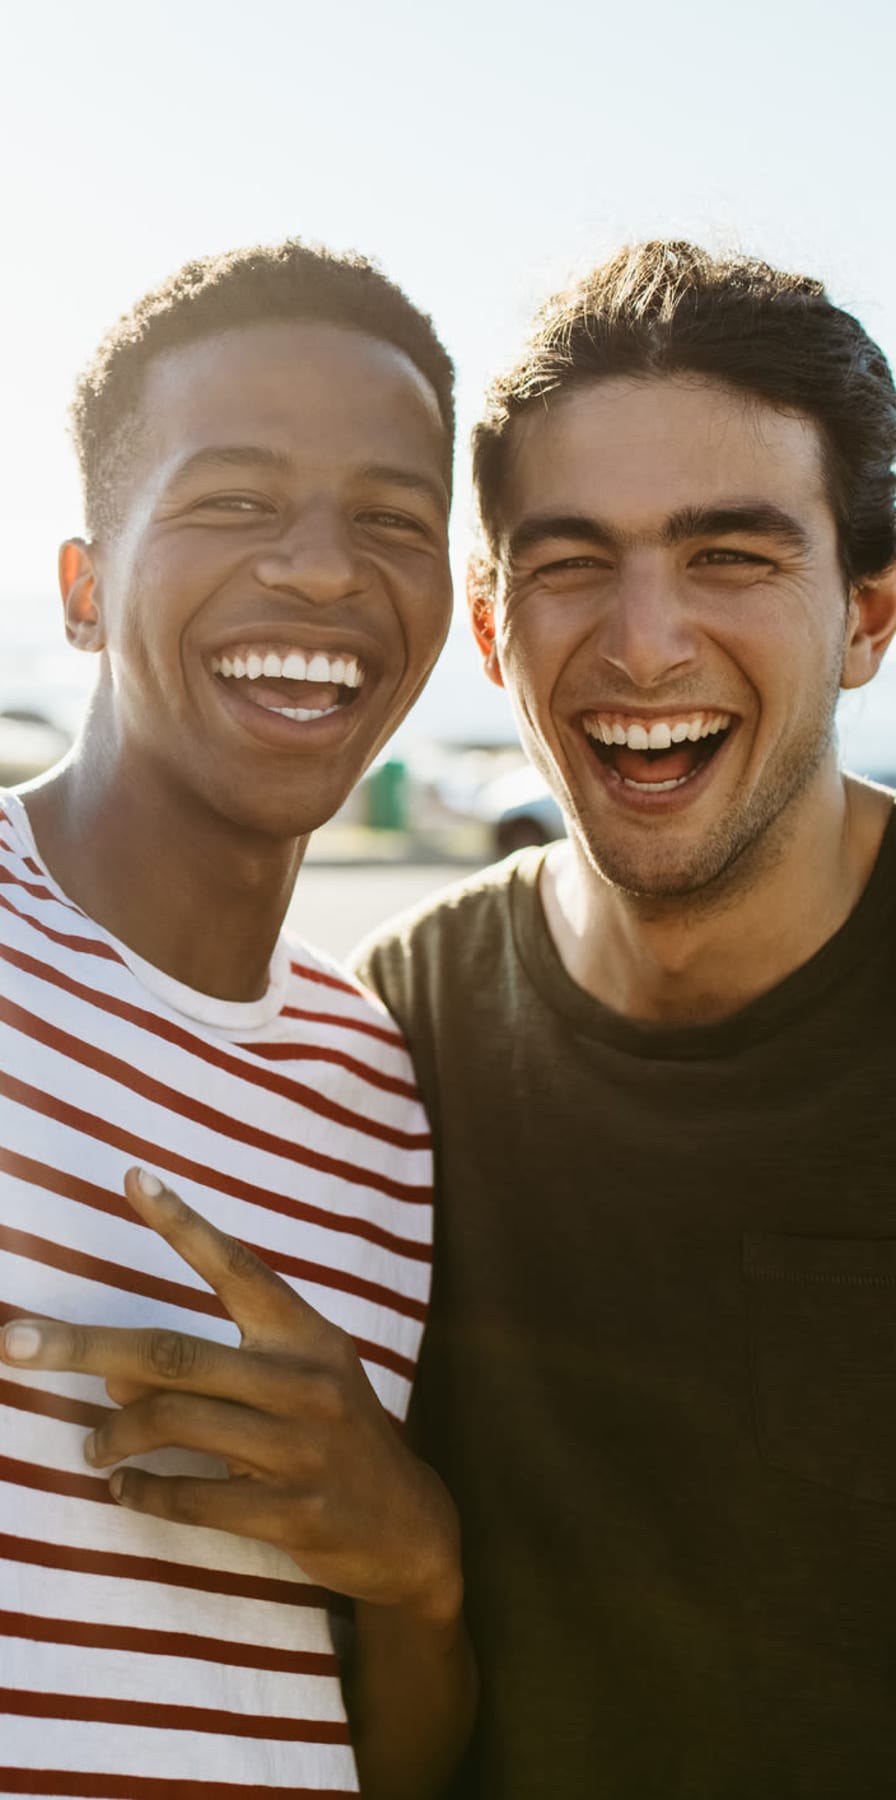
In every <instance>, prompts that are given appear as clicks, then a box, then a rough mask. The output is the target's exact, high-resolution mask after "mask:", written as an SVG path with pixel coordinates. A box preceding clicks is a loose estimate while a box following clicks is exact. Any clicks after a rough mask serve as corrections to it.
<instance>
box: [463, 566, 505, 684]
mask: <svg viewBox="0 0 896 1800" xmlns="http://www.w3.org/2000/svg"><path fill="white" fill-rule="evenodd" d="M467 606H468V607H469V610H470V623H471V625H472V627H473V636H474V638H475V639H476V642H477V644H478V645H479V652H480V655H481V657H482V662H483V667H484V669H485V673H486V675H487V676H488V678H489V681H493V682H494V684H495V687H503V686H504V677H503V675H502V673H501V665H500V663H499V661H498V651H497V648H496V645H495V599H494V579H493V573H492V570H491V569H490V568H489V565H488V564H487V563H486V561H485V558H484V557H478V556H474V557H471V558H470V562H469V564H468V566H467Z"/></svg>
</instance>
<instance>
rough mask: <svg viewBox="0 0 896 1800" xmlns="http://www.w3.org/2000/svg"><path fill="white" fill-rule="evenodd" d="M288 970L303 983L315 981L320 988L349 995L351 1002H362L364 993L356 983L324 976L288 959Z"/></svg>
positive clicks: (307, 965)
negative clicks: (333, 989) (299, 977)
mask: <svg viewBox="0 0 896 1800" xmlns="http://www.w3.org/2000/svg"><path fill="white" fill-rule="evenodd" d="M289 966H290V968H291V969H292V972H293V974H294V975H300V976H301V978H302V980H303V981H316V982H318V983H319V984H320V986H321V987H328V988H335V989H336V991H337V993H340V994H351V997H352V999H353V1000H363V999H364V992H363V990H362V988H361V987H359V985H358V983H357V982H356V981H345V980H342V979H340V977H339V976H338V975H329V974H325V973H324V970H323V969H313V968H312V967H311V966H310V964H309V963H300V962H294V961H293V960H292V959H290V964H289Z"/></svg>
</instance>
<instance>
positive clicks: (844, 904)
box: [542, 776, 892, 1025]
mask: <svg viewBox="0 0 896 1800" xmlns="http://www.w3.org/2000/svg"><path fill="white" fill-rule="evenodd" d="M813 799H814V803H810V804H806V805H804V806H803V807H802V808H801V809H793V810H792V811H791V810H790V809H789V810H788V814H787V817H786V818H785V817H783V816H782V818H781V819H779V820H778V821H777V826H778V829H777V831H773V837H772V839H771V840H770V841H768V842H767V843H766V844H764V845H763V847H762V853H761V854H759V855H757V856H756V857H754V858H753V861H752V868H751V869H747V868H746V867H740V868H738V869H735V870H734V871H731V872H729V874H728V877H727V879H726V881H725V883H724V884H722V883H719V884H716V885H715V886H714V887H713V888H712V889H704V890H702V891H701V892H699V893H697V894H692V895H686V896H675V897H674V898H669V899H661V900H652V899H645V898H644V897H643V896H640V895H631V894H627V893H625V892H623V891H622V890H620V889H618V888H613V887H611V886H609V884H608V883H607V882H605V881H604V880H603V878H602V877H601V876H600V875H599V874H598V873H597V871H596V870H595V868H594V867H593V865H592V863H591V862H590V860H589V858H588V856H587V853H586V852H585V850H584V848H583V847H582V846H581V845H580V844H578V843H576V842H573V841H570V842H568V843H564V844H559V845H557V846H556V849H555V850H554V851H553V852H551V853H550V855H549V857H548V860H547V862H546V864H545V866H544V869H543V871H542V897H543V900H544V906H545V911H546V914H547V919H548V926H549V929H550V932H551V935H552V937H553V939H554V942H555V944H556V947H557V950H558V952H559V954H560V957H561V960H562V961H563V963H564V966H565V967H566V969H567V972H568V973H569V974H570V975H571V977H572V979H573V980H574V981H575V982H576V983H577V984H578V986H579V987H581V988H584V989H585V991H586V992H587V993H590V994H593V995H594V996H595V998H596V999H598V1000H601V1001H602V1002H603V1004H604V1005H605V1006H608V1007H610V1008H611V1009H612V1010H613V1011H614V1012H617V1013H620V1014H622V1015H623V1016H625V1017H627V1018H631V1019H636V1020H641V1021H644V1022H645V1023H652V1024H657V1025H659V1024H664V1025H698V1024H709V1023H712V1022H714V1021H716V1020H719V1019H723V1018H726V1017H729V1016H730V1015H731V1014H733V1013H735V1012H738V1011H739V1010H740V1009H741V1008H742V1007H743V1006H746V1005H747V1004H748V1003H749V1002H750V1001H751V1000H754V999H756V998H758V996H759V995H760V994H762V993H766V992H767V991H768V990H769V989H770V988H772V987H774V986H776V984H777V983H778V982H779V981H782V980H784V978H785V977H786V976H787V975H789V974H791V973H792V972H793V970H794V969H797V968H799V967H800V966H801V964H803V963H804V962H807V961H808V960H809V958H810V957H811V956H813V955H814V954H815V953H816V951H817V950H820V949H821V947H822V945H823V944H825V943H826V942H827V940H828V939H829V938H830V937H832V936H833V934H834V933H835V932H836V931H838V930H839V929H840V926H841V925H843V924H844V922H845V921H846V919H847V918H848V917H849V914H850V913H851V912H852V910H853V908H854V907H855V905H856V904H857V902H858V900H859V898H860V897H861V894H862V892H863V890H864V888H865V885H866V883H867V881H868V879H869V876H870V874H871V871H872V869H873V867H874V862H875V859H876V856H877V853H878V850H879V849H880V843H881V839H882V837H883V833H884V830H885V829H886V825H887V820H888V818H889V817H890V815H891V813H892V801H891V800H890V799H889V797H888V796H887V795H885V794H883V793H881V792H880V790H878V789H874V788H869V787H866V786H865V785H864V784H862V783H861V782H856V781H853V780H852V779H851V778H848V777H847V778H846V779H843V778H842V777H840V776H836V777H835V778H834V780H833V781H829V782H828V783H827V785H826V788H825V791H824V793H823V794H822V796H821V797H820V800H819V797H818V796H814V797H813ZM775 840H776V841H775ZM741 861H742V862H743V859H741Z"/></svg>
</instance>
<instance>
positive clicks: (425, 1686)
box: [345, 1591, 477, 1800]
mask: <svg viewBox="0 0 896 1800" xmlns="http://www.w3.org/2000/svg"><path fill="white" fill-rule="evenodd" d="M446 1598H447V1596H446ZM345 1688H346V1704H347V1707H348V1714H349V1719H350V1722H351V1727H352V1740H353V1743H354V1745H355V1753H356V1756H357V1760H358V1771H359V1774H360V1779H361V1792H362V1794H363V1796H364V1800H429V1797H430V1796H433V1800H435V1796H436V1795H438V1794H441V1793H442V1792H443V1790H444V1787H445V1784H446V1783H447V1781H448V1780H449V1778H450V1776H451V1774H452V1773H453V1771H454V1769H455V1767H456V1764H457V1761H458V1757H459V1755H460V1752H461V1751H462V1749H463V1747H464V1745H465V1743H466V1741H467V1739H468V1737H469V1734H470V1732H471V1730H472V1726H473V1719H474V1716H475V1711H476V1698H477V1676H476V1669H475V1664H474V1661H473V1655H472V1651H471V1649H470V1644H469V1640H468V1638H467V1635H466V1632H465V1630H464V1624H463V1618H462V1615H461V1612H460V1593H459V1591H458V1593H457V1595H456V1598H455V1601H454V1603H452V1605H451V1607H450V1610H449V1611H447V1612H445V1613H444V1614H442V1613H441V1610H439V1611H438V1612H436V1613H432V1612H430V1611H428V1610H426V1609H424V1610H423V1611H418V1610H415V1609H409V1608H405V1607H384V1606H371V1605H369V1604H365V1603H361V1604H359V1605H358V1607H357V1609H356V1613H355V1633H354V1644H353V1649H352V1654H351V1659H350V1662H349V1665H348V1669H347V1671H346V1676H345Z"/></svg>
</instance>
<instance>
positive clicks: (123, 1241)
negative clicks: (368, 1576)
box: [0, 794, 432, 1800]
mask: <svg viewBox="0 0 896 1800" xmlns="http://www.w3.org/2000/svg"><path fill="white" fill-rule="evenodd" d="M202 928H203V929H213V922H212V921H207V922H205V924H204V925H203V927H202ZM134 1162H140V1163H144V1164H146V1165H148V1166H149V1167H150V1168H152V1169H157V1170H158V1171H159V1173H160V1174H162V1175H163V1176H165V1177H167V1178H168V1179H169V1180H170V1182H171V1183H172V1185H173V1186H175V1187H176V1188H177V1190H178V1191H179V1192H180V1193H181V1194H182V1195H183V1197H184V1199H185V1200H187V1201H189V1202H190V1204H191V1205H194V1206H196V1207H197V1208H198V1209H199V1210H200V1211H201V1212H203V1213H204V1214H205V1215H206V1216H207V1217H208V1218H210V1219H212V1220H213V1221H214V1222H215V1223H216V1224H218V1225H220V1226H221V1227H223V1229H224V1230H226V1231H228V1232H232V1233H233V1234H234V1235H235V1236H237V1237H239V1238H241V1239H242V1240H243V1241H244V1242H245V1243H248V1244H251V1245H252V1246H253V1248H255V1249H256V1250H260V1252H261V1253H262V1255H263V1256H264V1257H265V1258H266V1260H267V1261H268V1262H269V1263H270V1264H271V1266H272V1267H273V1268H275V1269H276V1270H277V1271H278V1273H279V1274H281V1275H282V1276H284V1277H285V1279H286V1280H287V1281H290V1282H292V1283H293V1285H294V1286H295V1287H296V1289H297V1290H298V1291H299V1292H300V1293H301V1294H302V1295H303V1297H304V1298H305V1299H306V1300H308V1301H309V1302H310V1304H311V1305H312V1306H314V1307H316V1308H317V1309H318V1311H320V1312H321V1313H323V1314H325V1315H326V1316H327V1317H328V1318H330V1319H332V1320H334V1321H335V1323H336V1324H338V1325H340V1326H341V1327H343V1329H345V1330H346V1331H348V1332H350V1333H351V1334H352V1336H353V1337H354V1339H355V1342H356V1343H357V1345H358V1349H359V1352H360V1354H361V1356H362V1358H363V1361H364V1365H365V1368H366V1370H367V1373H368V1375H369V1378H370V1380H371V1382H372V1384H373V1386H374V1387H375V1389H376V1391H377V1393H378V1394H379V1396H380V1398H381V1400H382V1402H383V1404H384V1406H386V1407H387V1408H388V1410H389V1411H390V1412H391V1413H392V1414H393V1415H394V1416H395V1417H402V1416H403V1415H404V1412H405V1408H406V1405H407V1400H408V1394H409V1384H410V1379H411V1376H412V1373H413V1368H414V1362H415V1359H416V1356H417V1350H418V1347H419V1342H420V1336H421V1332H422V1327H423V1320H424V1314H425V1309H426V1302H427V1297H428V1292H429V1278H430V1263H431V1235H432V1211H431V1151H430V1138H429V1132H428V1128H427V1123H426V1118H425V1116H424V1113H423V1110H422V1108H421V1105H420V1101H419V1099H418V1096H417V1090H416V1087H415V1085H414V1080H413V1074H412V1070H411V1067H410V1063H409V1061H408V1057H407V1054H406V1051H405V1049H404V1046H403V1043H402V1040H401V1037H400V1035H399V1033H398V1032H397V1031H396V1029H395V1027H394V1025H393V1024H392V1022H391V1021H390V1019H389V1018H388V1015H387V1014H385V1013H384V1012H381V1011H379V1010H378V1008H377V1006H376V1004H375V1003H374V1002H372V1001H371V1000H370V998H369V997H368V996H366V995H365V994H363V993H362V991H361V990H360V989H359V988H358V987H356V986H355V985H354V984H353V983H352V982H351V980H350V979H349V978H347V977H346V976H344V975H343V974H342V973H341V972H340V971H339V970H338V969H337V968H335V967H334V966H333V965H332V964H329V963H327V962H326V961H324V960H322V959H321V958H320V956H319V955H318V954H316V953H313V952H311V951H309V950H306V949H304V948H299V947H298V946H292V947H290V946H289V944H288V942H287V940H286V939H281V940H280V943H279V944H278V946H277V950H276V953H275V956H274V958H273V961H272V965H271V977H270V985H269V988H268V991H267V993H266V994H265V996H264V998H263V999H262V1000H260V1001H258V1002H255V1003H252V1004H249V1005H242V1004H232V1003H229V1002H223V1001H219V1000H214V999H211V998H209V997H208V996H205V995H201V994H196V993H194V992H192V991H191V990H189V989H187V988H184V987H182V986H181V985H180V984H179V983H177V982H174V981H172V980H170V979H169V978H168V977H167V976H165V975H163V974H161V972H160V971H159V970H157V969H150V968H149V967H147V965H146V964H145V963H142V962H141V961H140V960H139V959H138V958H137V957H135V956H133V955H132V954H131V952H130V951H129V950H127V949H126V948H125V947H124V946H123V945H122V944H120V943H119V942H117V941H116V940H115V939H113V938H111V937H110V936H109V934H108V933H107V932H105V931H103V930H102V929H101V928H100V927H99V926H98V925H96V924H95V923H94V922H93V921H92V920H91V919H89V918H88V917H87V916H86V915H85V914H84V913H83V912H82V911H81V910H80V909H79V908H78V907H76V906H74V905H72V903H71V902H70V901H69V900H67V899H66V897H65V895H64V894H63V893H62V892H61V890H60V889H59V888H58V887H57V886H56V884H55V882H54V881H53V879H52V877H51V876H50V875H49V873H48V871H47V870H46V868H45V867H44V866H43V864H42V863H41V861H40V858H39V856H38V854H37V850H36V848H35V845H34V841H33V838H32V836H31V832H30V829H29V825H28V820H27V816H26V814H25V811H24V808H23V807H22V804H21V802H20V801H19V800H18V799H17V798H16V797H15V796H14V795H11V794H0V1323H2V1322H5V1321H6V1320H7V1319H10V1318H14V1317H19V1316H23V1315H30V1316H32V1317H33V1316H37V1315H41V1314H45V1315H49V1316H51V1317H53V1318H59V1319H65V1320H69V1321H74V1322H83V1323H105V1324H109V1325H130V1326H141V1325H162V1326H169V1327H172V1328H174V1329H178V1330H183V1331H188V1332H191V1333H194V1334H200V1335H202V1336H205V1337H208V1338H214V1339H216V1340H218V1341H220V1342H226V1343H234V1342H237V1341H238V1334H237V1332H236V1329H235V1327H234V1326H233V1325H232V1324H231V1322H230V1320H229V1319H228V1317H227V1315H226V1313H225V1312H224V1309H223V1308H222V1306H221V1304H220V1302H219V1301H218V1300H217V1298H216V1296H215V1295H214V1294H213V1293H211V1292H210V1291H209V1289H208V1288H207V1287H206V1286H205V1285H204V1284H203V1283H202V1282H201V1280H200V1279H199V1277H198V1276H196V1275H195V1274H194V1273H193V1271H192V1270H191V1269H189V1268H188V1267H187V1266H186V1264H185V1263H183V1262H182V1261H181V1259H180V1258H179V1257H178V1256H177V1255H176V1253H175V1252H174V1251H173V1250H172V1249H171V1248H170V1246H169V1245H167V1244H166V1243H164V1242H163V1241H162V1240H161V1239H160V1238H158V1237H157V1236H156V1234H155V1233H154V1232H152V1231H151V1230H149V1229H148V1228H147V1227H146V1226H144V1225H143V1224H142V1223H141V1222H140V1220H138V1219H137V1218H136V1217H135V1216H134V1215H133V1214H132V1213H131V1211H130V1209H129V1207H128V1205H127V1202H126V1201H125V1200H124V1198H123V1195H122V1177H123V1175H124V1171H125V1169H126V1168H128V1166H129V1165H130V1164H132V1163H134ZM108 1405H109V1402H108V1400H107V1398H106V1394H105V1389H104V1387H103V1385H102V1384H101V1383H100V1382H99V1381H98V1380H95V1379H94V1378H87V1377H83V1376H69V1375H63V1374H55V1373H52V1374H51V1373H41V1372H37V1371H32V1372H20V1371H18V1370H12V1369H7V1368H3V1369H2V1370H0V1665H2V1666H0V1689H2V1692H0V1715H2V1716H0V1792H2V1794H3V1795H4V1796H7V1797H8V1800H9V1797H11V1796H14V1795H26V1794H27V1795H34V1794H42V1795H50V1796H57V1797H60V1796H71V1795H78V1796H86V1797H87V1800H100V1797H103V1800H144V1796H145V1800H152V1797H154V1796H159V1797H160V1800H161V1797H162V1796H164V1800H177V1797H179V1796H183V1797H184V1800H203V1797H204V1796H212V1795H215V1796H221V1795H225V1794H226V1795H229V1794H230V1793H231V1792H232V1793H233V1794H234V1796H235V1797H236V1795H237V1794H238V1793H240V1792H242V1793H252V1794H264V1793H280V1792H287V1791H288V1793H289V1794H290V1796H300V1795H314V1796H315V1797H316V1800H324V1797H326V1796H329V1800H334V1796H337V1795H346V1794H354V1793H356V1792H357V1776H356V1772H355V1764H354V1758H353V1754H352V1750H351V1746H350V1742H349V1735H348V1728H347V1724H346V1718H345V1712H344V1709H343V1704H342V1695H341V1690H340V1685H339V1679H338V1671H337V1666H336V1662H335V1658H334V1655H333V1648H332V1643H331V1638H330V1631H329V1623H328V1617H327V1612H326V1598H325V1596H324V1595H322V1594H321V1593H320V1591H319V1590H317V1589H315V1588H313V1587H312V1586H310V1585H309V1584H308V1583H307V1582H304V1581H303V1580H302V1577H301V1575H300V1574H299V1573H298V1571H297V1570H296V1567H295V1565H294V1563H292V1562H291V1561H290V1559H289V1558H288V1557H286V1556H285V1555H282V1554H281V1553H280V1552H279V1551H276V1550H274V1549H272V1548H270V1547H269V1546H267V1545H264V1544H260V1543H255V1542H252V1541H249V1540H247V1539H242V1538H237V1537H231V1536H229V1535H228V1534H226V1533H224V1532H219V1531H209V1530H204V1529H200V1528H191V1527H186V1526H179V1525H173V1524H170V1523H169V1522H167V1521H165V1520H156V1519H151V1518H146V1517H142V1516H141V1515H140V1514H138V1513H132V1512H129V1511H126V1510H124V1509H122V1508H120V1507H117V1506H116V1505H115V1503H114V1502H113V1501H112V1500H111V1499H110V1497H109V1494H108V1489H107V1482H106V1478H105V1477H104V1476H102V1475H98V1474H95V1473H93V1472H92V1471H91V1470H90V1469H89V1467H88V1465H87V1464H86V1463H85V1461H84V1458H83V1454H82V1445H83V1441H84V1436H85V1433H86V1431H87V1430H88V1429H89V1428H90V1426H91V1425H92V1424H94V1423H95V1421H96V1420H97V1418H98V1417H99V1416H100V1414H101V1413H102V1410H103V1409H104V1408H106V1407H108ZM140 1461H141V1463H142V1465H143V1466H145V1467H147V1468H152V1469H155V1470H156V1472H161V1473H174V1472H193V1473H195V1472H197V1471H199V1472H204V1473H209V1472H212V1465H210V1464H209V1462H208V1459H205V1458H202V1457H198V1456H193V1455H188V1454H185V1453H182V1452H174V1451H171V1452H165V1453H161V1454H158V1455H154V1456H148V1457H146V1458H141V1459H140ZM214 1472H217V1471H214Z"/></svg>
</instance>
